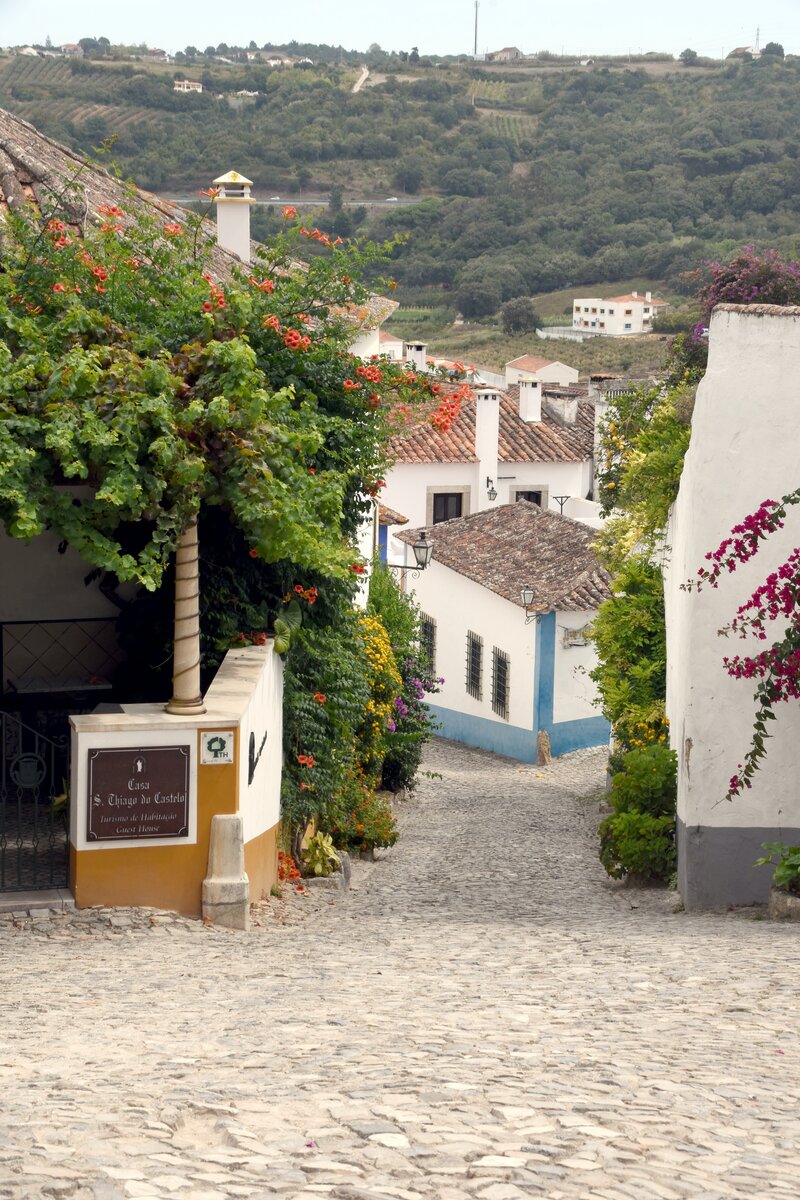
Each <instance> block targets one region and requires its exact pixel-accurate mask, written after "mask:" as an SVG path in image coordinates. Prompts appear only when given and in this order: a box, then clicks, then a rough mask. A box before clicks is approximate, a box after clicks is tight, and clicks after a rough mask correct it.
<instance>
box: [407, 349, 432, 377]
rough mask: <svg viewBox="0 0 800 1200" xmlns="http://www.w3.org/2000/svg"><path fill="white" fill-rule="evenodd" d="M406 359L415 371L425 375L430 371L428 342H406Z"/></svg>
mask: <svg viewBox="0 0 800 1200" xmlns="http://www.w3.org/2000/svg"><path fill="white" fill-rule="evenodd" d="M406 358H407V360H408V361H409V362H410V363H411V365H412V366H413V368H414V370H415V371H418V372H419V373H420V375H424V374H425V372H426V371H427V369H428V346H427V343H426V342H406Z"/></svg>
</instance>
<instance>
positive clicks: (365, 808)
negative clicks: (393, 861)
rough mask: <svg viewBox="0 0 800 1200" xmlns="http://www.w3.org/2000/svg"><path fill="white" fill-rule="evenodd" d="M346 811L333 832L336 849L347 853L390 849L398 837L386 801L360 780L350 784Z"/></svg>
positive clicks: (389, 806)
mask: <svg viewBox="0 0 800 1200" xmlns="http://www.w3.org/2000/svg"><path fill="white" fill-rule="evenodd" d="M348 800H349V802H348V803H347V805H346V812H345V814H344V815H343V817H342V818H341V820H340V822H339V824H338V825H337V826H336V828H335V829H334V830H333V840H334V842H335V843H336V845H337V846H340V847H342V848H343V849H347V850H351V849H352V850H373V849H374V848H375V847H376V846H393V845H394V844H395V842H396V841H397V838H398V832H397V826H396V825H395V821H394V816H393V815H392V808H391V805H390V803H389V800H388V798H387V797H386V796H385V795H384V794H382V793H380V792H372V791H370V789H369V788H368V787H367V786H366V785H365V784H364V782H363V780H361V779H354V780H352V782H351V788H350V795H349V797H348Z"/></svg>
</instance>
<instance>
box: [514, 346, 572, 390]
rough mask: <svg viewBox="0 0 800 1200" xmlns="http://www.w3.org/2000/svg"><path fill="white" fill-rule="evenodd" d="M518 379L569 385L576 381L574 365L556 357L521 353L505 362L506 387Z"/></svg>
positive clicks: (563, 385)
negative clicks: (571, 365) (569, 364)
mask: <svg viewBox="0 0 800 1200" xmlns="http://www.w3.org/2000/svg"><path fill="white" fill-rule="evenodd" d="M520 379H538V380H539V382H540V383H559V384H561V386H562V387H569V385H570V384H572V383H577V382H578V371H577V368H576V367H570V366H568V365H567V364H566V363H563V362H559V361H558V360H557V359H552V358H542V356H541V355H539V354H521V355H520V356H519V358H512V359H511V361H510V362H507V363H506V387H510V386H511V384H512V383H519V381H520Z"/></svg>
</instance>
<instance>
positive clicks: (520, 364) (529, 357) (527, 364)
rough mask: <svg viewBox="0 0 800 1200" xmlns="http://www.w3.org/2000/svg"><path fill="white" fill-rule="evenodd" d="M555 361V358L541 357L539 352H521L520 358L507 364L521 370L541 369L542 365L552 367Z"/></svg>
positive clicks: (513, 359)
mask: <svg viewBox="0 0 800 1200" xmlns="http://www.w3.org/2000/svg"><path fill="white" fill-rule="evenodd" d="M555 361H556V360H555V359H554V358H541V357H540V356H539V355H538V354H521V355H520V356H519V358H512V359H511V362H507V363H506V366H507V367H517V368H518V369H519V370H520V371H541V369H542V367H551V366H552V365H553V363H554V362H555Z"/></svg>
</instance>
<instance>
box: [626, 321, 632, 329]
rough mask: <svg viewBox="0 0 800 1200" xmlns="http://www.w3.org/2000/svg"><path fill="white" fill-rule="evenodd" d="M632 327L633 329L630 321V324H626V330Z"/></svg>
mask: <svg viewBox="0 0 800 1200" xmlns="http://www.w3.org/2000/svg"><path fill="white" fill-rule="evenodd" d="M630 327H631V323H630V321H628V323H627V324H626V326H625V328H626V329H630Z"/></svg>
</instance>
